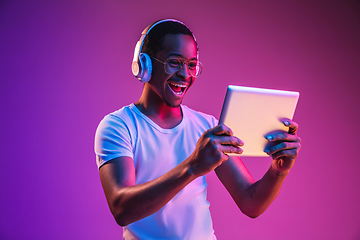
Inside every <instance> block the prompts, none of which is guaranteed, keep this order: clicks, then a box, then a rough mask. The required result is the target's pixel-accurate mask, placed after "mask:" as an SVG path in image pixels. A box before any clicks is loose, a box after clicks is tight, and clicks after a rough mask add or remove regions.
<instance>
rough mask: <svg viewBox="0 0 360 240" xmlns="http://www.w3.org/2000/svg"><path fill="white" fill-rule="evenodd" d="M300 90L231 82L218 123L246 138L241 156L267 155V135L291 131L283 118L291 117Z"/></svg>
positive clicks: (242, 138)
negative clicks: (248, 85) (254, 86)
mask: <svg viewBox="0 0 360 240" xmlns="http://www.w3.org/2000/svg"><path fill="white" fill-rule="evenodd" d="M298 99H299V93H298V92H293V91H282V90H272V89H264V88H253V87H241V86H233V85H230V86H228V88H227V91H226V95H225V100H224V104H223V107H222V110H221V114H220V119H219V123H223V124H225V125H226V126H228V127H230V128H231V129H232V131H233V133H234V135H235V136H236V137H238V138H240V139H241V140H243V141H244V146H243V147H242V149H243V150H244V152H243V153H242V154H241V156H253V157H263V156H264V157H265V156H268V155H267V154H266V153H265V152H264V149H265V146H266V144H267V143H268V141H267V140H266V139H265V137H264V136H265V135H266V134H268V133H270V132H273V131H276V130H284V131H288V128H287V127H285V126H284V124H283V123H282V122H280V119H282V118H288V119H292V118H293V115H294V112H295V108H296V104H297V101H298Z"/></svg>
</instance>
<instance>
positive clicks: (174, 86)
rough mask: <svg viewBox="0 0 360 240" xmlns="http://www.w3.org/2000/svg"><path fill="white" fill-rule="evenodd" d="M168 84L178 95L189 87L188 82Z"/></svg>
mask: <svg viewBox="0 0 360 240" xmlns="http://www.w3.org/2000/svg"><path fill="white" fill-rule="evenodd" d="M168 84H169V87H170V89H171V90H172V91H173V92H174V93H175V94H177V95H182V94H183V93H184V92H185V90H186V88H187V85H186V84H180V83H170V82H169V83H168Z"/></svg>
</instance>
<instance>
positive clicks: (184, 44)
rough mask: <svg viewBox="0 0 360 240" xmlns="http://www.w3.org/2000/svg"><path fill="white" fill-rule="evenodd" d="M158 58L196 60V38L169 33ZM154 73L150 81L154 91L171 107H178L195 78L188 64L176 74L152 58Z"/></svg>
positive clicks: (157, 55) (164, 59) (162, 59)
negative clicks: (168, 72) (168, 71)
mask: <svg viewBox="0 0 360 240" xmlns="http://www.w3.org/2000/svg"><path fill="white" fill-rule="evenodd" d="M154 57H156V58H157V59H159V60H161V61H163V62H166V60H167V59H168V58H184V59H187V60H196V58H197V49H196V44H195V41H194V39H193V38H192V37H191V36H188V35H184V34H167V35H165V38H164V41H163V50H161V51H159V52H158V53H157V54H156V56H154ZM152 64H153V73H152V78H151V80H150V82H149V84H150V85H151V88H152V90H153V91H155V92H156V93H157V95H158V96H159V97H160V98H161V99H162V100H163V101H164V102H165V103H166V104H167V105H168V106H171V107H178V106H179V105H180V104H181V102H182V99H183V97H184V95H185V92H186V91H187V90H188V88H189V87H190V85H191V84H192V83H193V81H194V80H195V78H194V77H192V76H191V75H190V72H189V70H188V68H187V66H186V64H185V65H184V66H182V68H181V69H179V70H178V71H177V72H175V73H174V74H171V75H170V74H167V73H166V72H165V70H164V64H162V63H160V62H158V61H156V60H152Z"/></svg>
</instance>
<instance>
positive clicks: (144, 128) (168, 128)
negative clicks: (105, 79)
mask: <svg viewBox="0 0 360 240" xmlns="http://www.w3.org/2000/svg"><path fill="white" fill-rule="evenodd" d="M143 37H144V39H140V41H139V43H138V46H137V50H136V51H135V57H134V64H135V66H133V72H134V74H135V75H136V76H137V77H138V78H140V79H142V80H143V81H144V82H145V83H144V88H143V92H142V95H141V97H140V99H139V100H138V101H137V102H136V103H135V104H131V105H129V106H126V107H123V108H122V109H120V110H118V111H116V112H114V113H112V114H109V115H107V116H106V117H105V118H104V119H103V120H102V121H101V123H100V125H99V127H98V130H97V134H96V139H95V151H96V154H97V163H98V167H99V171H100V178H101V182H102V186H103V188H104V192H105V195H106V198H107V201H108V204H109V207H110V210H111V212H112V214H113V215H114V218H115V220H116V221H117V223H118V224H119V225H120V226H123V227H124V234H123V237H124V239H126V240H128V239H207V240H208V239H216V237H215V235H214V231H213V228H212V221H211V217H210V212H209V203H208V202H207V200H206V182H205V175H206V174H207V173H209V172H210V171H212V170H215V172H216V174H217V176H218V178H219V179H220V181H221V182H222V183H223V184H224V186H225V187H226V189H227V190H228V191H229V193H230V194H231V196H232V198H233V199H234V201H235V203H236V204H237V206H238V207H239V209H240V210H241V211H242V212H243V213H244V214H246V215H248V216H249V217H257V216H259V215H260V214H261V213H263V212H264V211H265V210H266V209H267V207H268V206H269V205H270V203H271V202H272V201H273V200H274V199H275V198H276V196H277V195H278V193H279V191H280V188H281V185H282V183H283V181H284V179H285V177H286V175H287V174H288V173H289V170H290V168H291V167H292V166H293V164H294V161H295V159H296V157H297V154H298V151H299V149H300V138H299V137H297V135H296V130H297V124H296V123H295V122H293V121H291V120H288V121H285V122H284V124H285V125H286V126H288V127H289V132H288V133H275V134H272V135H268V136H267V139H268V140H269V141H270V142H272V141H277V142H278V144H276V145H275V146H273V147H272V148H270V149H265V151H266V152H267V153H268V154H269V155H271V157H272V158H273V160H272V163H271V166H270V168H269V170H268V171H267V172H266V173H265V175H264V176H263V178H262V179H261V180H259V181H257V182H255V181H254V180H253V178H252V177H251V175H250V173H249V172H248V171H247V169H246V167H245V166H244V164H243V163H242V161H241V160H240V158H239V157H237V156H231V157H229V156H228V155H227V153H242V149H241V146H243V144H244V143H243V142H242V141H241V140H240V139H238V138H237V137H235V136H233V135H232V132H231V129H229V128H228V127H227V126H225V125H218V124H217V120H216V119H215V118H214V117H212V116H210V115H207V114H204V113H200V112H196V111H194V110H192V109H190V108H188V107H186V106H184V105H182V104H181V102H182V99H183V97H184V95H185V93H186V92H187V91H188V89H189V88H190V87H191V85H192V84H193V83H194V81H195V78H196V77H197V76H198V75H199V74H200V73H201V69H202V65H201V63H200V62H199V60H198V48H197V43H196V40H195V37H194V36H193V34H192V32H191V31H190V30H189V29H188V28H187V27H186V26H185V25H184V24H183V23H181V22H179V21H176V20H169V19H168V20H162V21H159V22H157V23H155V24H152V25H150V26H149V27H148V28H147V29H145V30H144V32H143ZM136 64H139V65H136ZM148 80H149V81H148ZM147 81H148V82H147ZM240 137H241V136H240Z"/></svg>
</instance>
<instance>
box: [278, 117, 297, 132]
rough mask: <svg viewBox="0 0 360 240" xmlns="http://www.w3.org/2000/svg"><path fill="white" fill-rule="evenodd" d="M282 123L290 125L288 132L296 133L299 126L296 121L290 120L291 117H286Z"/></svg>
mask: <svg viewBox="0 0 360 240" xmlns="http://www.w3.org/2000/svg"><path fill="white" fill-rule="evenodd" d="M282 123H283V124H284V125H285V126H287V127H289V131H288V133H290V134H296V132H297V130H298V128H299V125H298V124H297V123H296V122H294V121H293V120H290V119H284V120H282Z"/></svg>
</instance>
